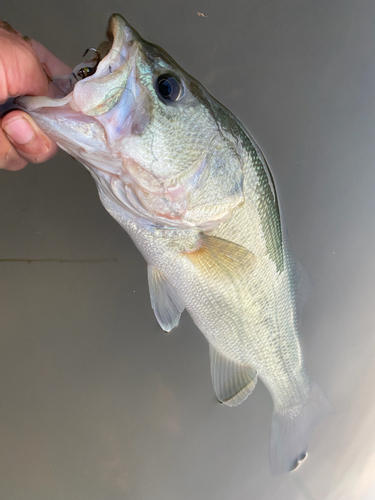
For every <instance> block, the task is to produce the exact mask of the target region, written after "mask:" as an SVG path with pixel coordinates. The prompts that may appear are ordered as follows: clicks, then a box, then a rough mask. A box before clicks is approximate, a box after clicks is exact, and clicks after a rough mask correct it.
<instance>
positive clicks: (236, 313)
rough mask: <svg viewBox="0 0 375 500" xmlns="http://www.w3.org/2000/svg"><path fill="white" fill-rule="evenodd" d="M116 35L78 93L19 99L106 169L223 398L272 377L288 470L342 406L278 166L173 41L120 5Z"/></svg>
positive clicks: (275, 463)
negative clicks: (312, 372)
mask: <svg viewBox="0 0 375 500" xmlns="http://www.w3.org/2000/svg"><path fill="white" fill-rule="evenodd" d="M107 36H108V39H109V41H110V42H111V43H112V46H111V50H109V52H108V54H107V55H106V56H105V57H104V59H102V60H101V61H100V63H99V64H98V65H97V68H96V72H95V73H94V74H93V75H92V76H89V77H87V78H85V79H83V80H81V81H79V82H77V83H76V84H75V85H74V86H73V83H72V88H71V93H70V94H68V95H67V96H65V97H63V98H61V99H50V98H45V97H25V98H21V99H20V100H19V101H18V104H19V105H20V106H21V107H23V109H25V110H27V111H28V112H30V113H31V115H32V116H33V118H34V120H35V121H36V122H37V123H38V124H39V126H40V127H41V128H42V129H43V130H44V131H45V132H46V133H48V134H49V135H50V136H51V137H52V138H53V139H54V140H55V141H56V142H57V143H58V144H59V146H60V147H61V148H62V149H64V150H66V151H67V152H68V153H69V154H71V155H72V156H74V157H75V158H76V159H78V160H79V161H81V162H82V163H83V164H84V165H85V166H86V167H87V168H88V170H89V171H90V173H91V174H92V176H93V177H94V179H95V182H96V184H97V187H98V191H99V195H100V198H101V201H102V203H103V205H104V206H105V208H106V209H107V210H108V212H109V213H110V214H111V215H112V216H113V217H114V218H115V219H116V220H117V221H118V222H119V224H120V225H121V226H122V227H123V228H124V229H125V230H126V231H127V232H128V233H129V235H130V236H131V238H132V239H133V241H134V243H135V244H136V246H137V247H138V249H139V250H140V251H141V253H142V254H143V256H144V257H145V259H146V261H147V263H148V281H149V286H150V297H151V305H152V307H153V309H154V312H155V315H156V318H157V320H158V322H159V324H160V325H161V327H162V328H163V329H164V330H166V331H170V330H171V329H172V328H174V327H175V326H176V325H177V324H178V322H179V318H180V315H181V313H182V311H183V310H184V309H185V308H186V310H187V311H188V312H189V314H190V315H191V317H192V318H193V320H194V322H195V324H196V325H197V326H198V328H199V329H200V330H201V331H202V333H203V334H204V335H205V337H206V339H207V340H208V342H209V346H210V361H211V374H212V380H213V386H214V390H215V392H216V395H217V397H218V399H219V400H220V401H222V402H224V403H226V404H228V405H230V406H235V405H237V404H240V403H241V402H242V401H243V400H244V399H245V398H246V397H247V396H248V395H249V394H250V393H251V392H252V390H253V389H254V387H255V384H256V380H257V377H258V376H259V377H260V378H261V379H262V381H263V382H264V383H265V385H266V386H267V388H268V390H269V391H270V394H271V396H272V399H273V402H274V413H273V418H272V426H271V441H270V463H271V470H272V472H273V473H275V474H277V473H283V472H286V471H290V470H292V469H293V468H294V467H295V465H297V464H298V461H299V460H300V459H301V457H302V456H303V455H304V454H305V452H306V449H307V440H308V437H309V435H310V433H311V431H312V429H313V428H314V426H315V425H316V423H317V422H318V421H319V420H320V419H321V418H322V417H323V416H324V415H325V414H327V413H328V412H329V409H330V408H329V404H328V402H327V401H326V399H325V397H324V395H323V394H322V392H321V391H320V389H319V388H318V386H316V385H315V384H314V383H313V382H311V381H310V379H309V377H308V375H307V372H306V369H305V365H304V362H303V357H302V353H301V348H300V344H299V341H298V331H297V330H298V307H299V297H300V292H301V290H300V288H301V286H302V285H301V282H302V281H303V278H301V276H300V272H301V271H300V266H299V265H298V263H297V262H296V261H295V260H294V259H293V257H292V255H291V253H290V251H289V249H288V245H287V243H286V239H285V231H284V230H283V224H282V219H281V214H280V209H279V203H278V199H277V193H276V188H275V185H274V182H273V179H272V175H271V172H270V170H269V168H268V165H267V163H266V161H265V159H264V157H263V155H262V153H261V151H260V149H259V147H258V146H257V145H256V143H255V141H254V140H253V138H252V137H251V136H250V134H249V133H248V132H247V131H246V129H245V128H244V127H243V125H242V124H241V123H240V122H239V121H238V119H237V118H236V117H235V116H234V115H233V114H232V113H231V112H230V111H229V110H227V109H226V108H225V107H224V106H223V105H221V104H220V103H219V102H217V101H216V100H215V99H214V98H213V97H212V96H211V95H210V94H209V93H208V92H207V91H206V89H205V88H204V87H203V86H202V85H201V84H200V83H199V82H197V81H196V80H195V79H194V78H192V77H191V76H190V75H188V74H187V73H186V72H185V71H184V70H183V69H182V68H181V67H180V66H179V65H178V64H177V63H176V62H175V61H174V60H173V59H172V58H171V57H170V56H169V55H168V54H167V53H166V52H165V51H164V50H163V49H161V48H160V47H157V46H155V45H153V44H150V43H148V42H146V41H145V40H144V39H143V38H142V37H141V36H140V35H139V34H138V33H137V32H136V31H135V30H134V28H132V27H131V26H130V25H129V24H128V23H127V22H126V21H125V20H124V19H123V18H122V17H121V16H120V15H118V14H115V15H114V16H112V17H111V18H110V21H109V28H108V32H107ZM164 76H166V77H170V76H172V78H174V80H171V81H172V82H177V83H175V85H176V87H178V85H180V86H181V88H179V94H178V96H177V98H176V99H175V100H172V99H170V100H166V99H163V97H161V95H160V91H159V90H158V88H159V87H158V81H159V80H158V78H162V77H164ZM67 81H68V82H72V81H73V79H72V78H70V79H68V80H67V78H65V80H64V82H63V85H64V88H66V85H67ZM55 83H56V84H57V85H59V81H56V82H55ZM176 95H177V94H176Z"/></svg>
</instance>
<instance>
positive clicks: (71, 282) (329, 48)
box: [0, 0, 375, 500]
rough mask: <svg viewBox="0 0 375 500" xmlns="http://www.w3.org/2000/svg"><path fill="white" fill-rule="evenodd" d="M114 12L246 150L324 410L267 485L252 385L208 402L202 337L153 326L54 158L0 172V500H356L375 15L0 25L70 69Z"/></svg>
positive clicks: (152, 12) (128, 11) (319, 7)
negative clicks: (233, 400) (224, 117)
mask: <svg viewBox="0 0 375 500" xmlns="http://www.w3.org/2000/svg"><path fill="white" fill-rule="evenodd" d="M112 12H120V13H122V14H123V15H124V16H125V17H126V18H127V19H128V20H129V22H130V23H131V24H133V25H134V26H135V28H136V29H137V30H139V32H140V33H141V34H142V35H143V36H144V37H145V38H146V39H148V40H150V41H153V42H155V43H157V44H159V45H161V46H162V47H164V48H165V49H166V50H167V51H168V52H169V53H170V54H171V55H172V56H173V57H174V58H175V59H176V60H177V61H178V62H179V63H180V64H181V65H182V66H183V67H184V68H185V69H186V70H187V71H188V72H190V73H191V74H192V75H194V76H195V77H196V78H197V79H198V80H200V81H201V82H202V83H203V84H204V85H205V86H206V87H207V88H208V89H209V91H210V92H211V93H212V94H213V95H214V96H215V97H216V98H218V99H219V100H220V101H222V102H223V103H224V104H225V105H226V106H227V107H229V108H230V109H231V110H232V111H234V113H235V114H237V116H238V117H239V118H240V119H241V120H242V121H243V122H244V123H245V125H246V126H247V127H248V128H249V130H250V131H251V132H252V133H253V135H254V136H255V138H256V139H257V140H258V142H259V144H260V145H261V147H262V149H263V150H264V152H265V154H266V156H267V158H268V160H269V163H270V165H271V168H272V170H273V172H274V175H275V178H276V181H277V185H278V190H279V194H280V198H281V201H282V207H283V212H284V216H285V220H286V224H287V227H288V230H289V235H290V240H291V245H292V248H293V249H294V252H295V254H296V256H297V258H298V259H299V260H300V262H301V263H302V264H303V265H304V267H306V269H308V271H309V273H310V274H311V276H312V277H313V279H314V282H315V287H314V290H313V293H312V295H311V298H310V300H309V302H308V304H307V306H306V309H305V313H304V317H303V327H302V331H301V340H302V344H303V348H304V353H305V357H306V362H307V365H308V369H309V371H310V373H311V375H312V377H313V378H314V379H315V380H316V382H317V383H318V384H319V385H320V386H321V388H322V389H323V390H324V392H325V393H326V394H327V396H328V398H329V399H330V401H331V402H332V404H333V405H334V407H335V409H336V414H335V415H334V416H332V417H330V418H327V419H326V420H325V421H323V422H322V424H321V425H320V426H319V428H318V429H317V431H316V432H315V434H314V436H313V439H312V440H311V444H310V450H309V451H310V452H309V458H308V460H307V462H306V463H305V464H304V465H303V467H301V468H300V469H299V470H298V471H297V472H295V473H293V474H289V475H286V476H282V477H277V478H273V477H271V475H270V473H269V465H268V437H269V431H270V422H271V412H272V402H271V399H270V396H269V394H268V392H267V391H266V389H265V387H264V386H263V385H262V384H261V383H259V384H258V386H257V388H256V390H255V392H254V393H253V395H252V396H251V397H250V398H249V399H248V400H247V401H246V402H245V403H244V404H243V405H241V406H240V407H237V408H228V407H225V406H224V405H219V404H218V403H217V402H216V401H215V397H214V393H213V390H212V385H211V380H210V374H209V360H208V346H207V344H206V342H205V340H204V338H203V336H202V335H201V334H200V332H199V331H198V330H197V328H196V327H195V326H194V324H193V323H192V321H191V319H190V318H189V317H188V315H187V314H186V313H184V315H183V317H182V321H181V324H180V326H179V327H178V328H177V329H176V330H175V331H173V332H172V333H171V334H170V335H166V334H164V333H163V332H162V331H161V330H160V328H159V327H158V325H157V323H156V320H155V318H154V316H153V313H152V310H151V308H150V304H149V297H148V290H147V281H146V265H145V262H144V261H143V258H142V257H141V255H140V254H139V253H138V252H137V251H136V249H135V248H134V246H133V244H132V242H131V240H130V239H129V238H128V236H127V235H126V233H125V232H124V231H123V230H122V229H121V228H120V226H118V225H117V224H116V223H115V221H114V220H112V219H111V217H110V216H109V215H108V214H107V213H106V212H105V210H104V209H103V207H102V206H101V204H100V202H99V199H98V196H97V193H96V188H95V186H94V183H93V181H92V180H91V178H90V176H89V175H88V174H87V173H86V172H85V171H84V169H83V168H81V167H80V165H79V164H78V163H77V162H74V161H73V160H72V159H71V158H70V157H69V156H68V155H66V154H64V153H62V152H60V153H59V154H58V155H57V156H56V157H55V158H54V159H53V160H51V161H49V162H48V163H47V164H44V165H38V166H29V167H28V168H26V169H25V170H23V171H21V172H19V173H11V172H0V206H1V209H0V231H1V237H0V259H1V260H0V318H1V332H0V333H1V335H0V498H1V499H5V500H34V499H35V500H47V499H48V500H50V499H51V500H60V499H61V500H62V499H64V500H66V499H72V500H78V499H79V500H119V499H124V500H191V499H197V500H211V499H212V500H214V499H215V500H232V499H233V500H245V499H246V500H248V499H256V500H269V499H270V500H271V499H272V500H284V499H285V500H300V499H307V500H322V499H328V500H340V499H350V500H370V499H373V498H374V497H375V476H374V468H375V437H374V420H375V389H374V378H375V365H374V363H373V358H374V347H375V335H374V323H375V307H374V294H375V290H374V283H375V266H374V262H375V255H374V249H375V241H374V226H375V222H374V208H375V206H374V204H375V197H374V182H375V169H374V162H375V141H374V128H375V127H374V126H375V100H374V89H375V4H374V2H373V1H356V2H354V1H353V0H337V1H328V0H320V1H302V0H301V1H297V0H294V1H293V0H283V1H280V0H232V1H230V2H229V1H226V0H225V1H224V0H216V1H214V0H211V1H210V0H199V1H195V0H163V1H151V0H137V1H136V0H127V1H126V2H125V1H121V2H120V1H112V0H106V1H104V0H90V1H75V0H64V1H61V0H60V1H58V2H57V1H51V0H48V1H47V0H45V1H42V0H38V1H30V0H23V1H18V2H17V1H15V2H10V1H8V2H2V6H1V13H0V17H1V18H2V19H4V20H7V21H8V22H10V23H11V24H12V25H13V26H14V27H16V28H17V29H19V30H20V31H21V32H22V33H24V34H26V35H28V36H30V37H34V38H37V39H38V40H39V41H41V42H42V43H44V44H45V45H46V46H47V47H49V48H50V50H52V51H53V52H54V53H55V54H56V55H58V56H59V57H60V58H62V59H63V60H65V61H66V62H67V63H68V64H70V65H72V66H74V65H75V64H76V63H77V62H80V61H81V54H82V53H83V52H84V50H85V49H86V48H87V47H90V46H96V45H98V44H99V42H101V41H102V40H103V39H104V33H105V27H106V22H107V18H108V16H109V15H110V14H111V13H112ZM197 12H201V13H204V14H205V15H206V16H208V17H201V16H198V14H197ZM17 259H20V260H23V261H22V262H21V261H17Z"/></svg>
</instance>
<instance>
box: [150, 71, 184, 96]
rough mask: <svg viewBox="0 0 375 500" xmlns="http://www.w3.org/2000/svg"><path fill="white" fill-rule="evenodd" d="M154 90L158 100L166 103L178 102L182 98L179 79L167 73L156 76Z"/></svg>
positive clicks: (181, 87)
mask: <svg viewBox="0 0 375 500" xmlns="http://www.w3.org/2000/svg"><path fill="white" fill-rule="evenodd" d="M155 90H156V93H157V94H158V97H159V98H160V100H162V101H166V102H168V101H169V102H175V101H178V100H179V99H181V97H182V96H183V86H182V84H181V82H180V80H179V78H177V76H175V75H170V74H168V73H165V74H163V75H160V76H158V78H157V80H156V82H155Z"/></svg>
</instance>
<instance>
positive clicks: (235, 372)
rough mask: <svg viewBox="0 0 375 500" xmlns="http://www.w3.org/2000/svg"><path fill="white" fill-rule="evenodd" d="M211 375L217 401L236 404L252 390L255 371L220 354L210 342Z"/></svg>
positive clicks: (255, 379) (255, 380) (255, 375)
mask: <svg viewBox="0 0 375 500" xmlns="http://www.w3.org/2000/svg"><path fill="white" fill-rule="evenodd" d="M210 361H211V377H212V384H213V386H214V391H215V393H216V396H217V398H218V400H219V401H221V402H223V403H225V404H227V405H228V406H237V405H239V404H240V403H242V401H244V400H245V399H246V398H247V397H248V396H249V394H251V393H252V392H253V390H254V387H255V384H256V383H257V372H256V370H254V369H253V368H251V366H246V365H241V364H239V363H236V362H235V361H232V360H230V359H228V358H226V357H225V356H223V355H222V354H220V353H219V352H218V351H217V350H216V349H215V347H213V346H212V345H211V344H210Z"/></svg>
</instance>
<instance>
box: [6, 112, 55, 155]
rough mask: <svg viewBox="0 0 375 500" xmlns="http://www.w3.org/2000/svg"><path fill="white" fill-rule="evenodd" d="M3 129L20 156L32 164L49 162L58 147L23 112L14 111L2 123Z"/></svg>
mask: <svg viewBox="0 0 375 500" xmlns="http://www.w3.org/2000/svg"><path fill="white" fill-rule="evenodd" d="M2 128H3V130H4V131H5V133H6V135H7V137H8V138H9V140H10V142H11V143H12V144H13V146H14V147H15V149H16V150H17V152H18V154H19V155H20V156H21V157H22V158H24V159H26V160H27V161H29V162H31V163H40V162H43V161H46V160H49V159H50V158H52V156H54V155H55V154H56V152H57V149H58V148H57V145H56V143H55V142H54V141H52V140H51V139H50V138H49V137H47V136H46V134H44V132H43V131H42V130H41V129H40V128H39V127H38V126H37V125H36V123H35V122H34V121H33V119H32V118H31V117H30V116H29V115H28V114H27V113H24V112H23V111H12V112H11V113H9V114H7V115H6V116H5V117H4V118H3V121H2Z"/></svg>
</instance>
